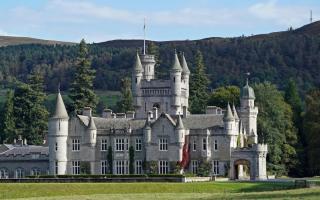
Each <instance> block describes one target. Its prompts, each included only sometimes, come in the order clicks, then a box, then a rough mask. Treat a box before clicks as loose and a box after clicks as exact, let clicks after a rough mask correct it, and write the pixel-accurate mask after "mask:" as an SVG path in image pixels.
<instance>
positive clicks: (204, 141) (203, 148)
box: [202, 138, 207, 151]
mask: <svg viewBox="0 0 320 200" xmlns="http://www.w3.org/2000/svg"><path fill="white" fill-rule="evenodd" d="M202 150H203V151H206V150H207V138H202Z"/></svg>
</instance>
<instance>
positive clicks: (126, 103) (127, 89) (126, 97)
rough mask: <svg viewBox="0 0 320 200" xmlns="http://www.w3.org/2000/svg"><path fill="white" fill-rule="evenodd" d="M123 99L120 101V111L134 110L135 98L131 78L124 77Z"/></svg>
mask: <svg viewBox="0 0 320 200" xmlns="http://www.w3.org/2000/svg"><path fill="white" fill-rule="evenodd" d="M121 82H122V88H121V100H120V101H119V102H118V110H119V112H126V111H130V110H133V100H132V92H131V81H130V79H129V78H127V77H126V78H124V79H122V81H121Z"/></svg>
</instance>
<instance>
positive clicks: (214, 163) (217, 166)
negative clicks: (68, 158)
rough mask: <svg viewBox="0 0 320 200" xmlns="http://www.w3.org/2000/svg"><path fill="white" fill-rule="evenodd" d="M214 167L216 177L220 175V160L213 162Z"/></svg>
mask: <svg viewBox="0 0 320 200" xmlns="http://www.w3.org/2000/svg"><path fill="white" fill-rule="evenodd" d="M212 167H213V174H214V175H217V174H219V161H218V160H214V161H213V165H212Z"/></svg>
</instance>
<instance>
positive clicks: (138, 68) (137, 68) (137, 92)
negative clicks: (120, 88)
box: [131, 52, 143, 110]
mask: <svg viewBox="0 0 320 200" xmlns="http://www.w3.org/2000/svg"><path fill="white" fill-rule="evenodd" d="M142 78H143V68H142V64H141V60H140V57H139V55H138V52H137V55H136V62H135V65H134V67H133V72H132V84H131V87H132V96H133V105H134V107H135V109H136V110H138V109H139V108H140V107H141V106H142V94H141V80H142Z"/></svg>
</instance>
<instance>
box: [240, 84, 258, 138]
mask: <svg viewBox="0 0 320 200" xmlns="http://www.w3.org/2000/svg"><path fill="white" fill-rule="evenodd" d="M255 98H256V97H255V94H254V90H253V88H252V87H250V86H249V83H248V80H247V83H246V85H245V86H244V87H243V88H242V90H241V98H240V103H241V107H240V118H241V121H242V122H243V126H244V128H245V130H246V133H247V135H248V143H249V144H257V143H258V135H257V116H258V107H256V106H255V105H254V100H255Z"/></svg>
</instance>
